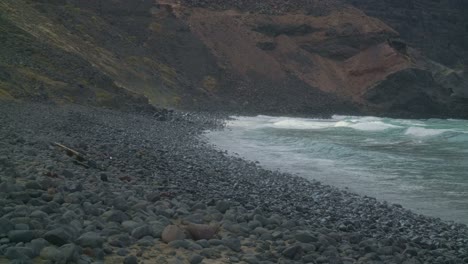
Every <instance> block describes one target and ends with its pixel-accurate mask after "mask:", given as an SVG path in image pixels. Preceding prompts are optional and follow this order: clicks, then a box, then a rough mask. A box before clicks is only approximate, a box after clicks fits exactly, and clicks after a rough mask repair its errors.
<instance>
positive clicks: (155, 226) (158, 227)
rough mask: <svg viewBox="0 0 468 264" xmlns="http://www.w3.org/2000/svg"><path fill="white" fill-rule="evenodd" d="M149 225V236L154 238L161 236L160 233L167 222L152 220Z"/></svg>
mask: <svg viewBox="0 0 468 264" xmlns="http://www.w3.org/2000/svg"><path fill="white" fill-rule="evenodd" d="M149 226H150V228H151V236H152V237H154V238H161V236H162V233H163V231H164V229H165V228H166V227H167V226H168V224H166V223H162V222H160V221H152V222H150V223H149Z"/></svg>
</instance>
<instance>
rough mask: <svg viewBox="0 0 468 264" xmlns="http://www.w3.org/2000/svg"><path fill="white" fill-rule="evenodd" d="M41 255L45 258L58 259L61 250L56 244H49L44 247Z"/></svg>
mask: <svg viewBox="0 0 468 264" xmlns="http://www.w3.org/2000/svg"><path fill="white" fill-rule="evenodd" d="M39 255H40V256H41V258H43V259H45V260H51V261H56V260H57V259H59V258H60V250H59V249H58V248H57V247H55V246H49V247H45V248H43V249H42V250H41V252H40V254H39Z"/></svg>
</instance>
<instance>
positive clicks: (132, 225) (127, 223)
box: [122, 220, 142, 232]
mask: <svg viewBox="0 0 468 264" xmlns="http://www.w3.org/2000/svg"><path fill="white" fill-rule="evenodd" d="M141 225H142V224H141V223H138V222H135V221H132V220H128V221H123V222H122V227H123V228H124V229H125V230H126V231H128V232H131V231H132V230H133V229H135V228H137V227H139V226H141Z"/></svg>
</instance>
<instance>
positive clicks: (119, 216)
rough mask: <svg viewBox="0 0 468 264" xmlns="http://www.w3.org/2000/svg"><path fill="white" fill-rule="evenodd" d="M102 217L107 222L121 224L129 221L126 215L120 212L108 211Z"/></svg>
mask: <svg viewBox="0 0 468 264" xmlns="http://www.w3.org/2000/svg"><path fill="white" fill-rule="evenodd" d="M102 217H103V218H104V219H106V221H108V222H117V223H122V222H124V221H127V220H129V218H128V215H126V214H125V213H124V212H122V211H120V210H110V211H107V212H105V213H104V214H103V215H102Z"/></svg>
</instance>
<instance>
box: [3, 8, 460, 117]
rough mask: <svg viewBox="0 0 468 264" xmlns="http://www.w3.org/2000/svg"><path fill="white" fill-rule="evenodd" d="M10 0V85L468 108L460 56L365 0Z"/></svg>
mask: <svg viewBox="0 0 468 264" xmlns="http://www.w3.org/2000/svg"><path fill="white" fill-rule="evenodd" d="M352 4H355V3H352ZM361 4H363V5H364V2H361ZM0 6H1V11H0V12H1V13H0V14H1V16H0V23H1V30H2V38H0V39H1V41H2V42H3V44H4V45H3V46H5V47H7V48H6V49H3V50H2V51H0V55H1V56H2V59H1V61H0V89H1V90H0V96H2V97H15V98H28V99H31V98H34V99H37V98H44V99H48V100H54V101H60V102H68V101H69V102H78V103H89V102H92V103H93V104H100V103H101V102H103V101H105V100H107V101H109V102H112V104H115V102H117V101H119V100H124V99H123V98H137V95H142V96H144V97H146V98H147V99H148V100H149V102H151V103H152V104H154V105H162V106H171V107H178V108H185V109H207V110H211V109H222V110H228V111H244V112H256V113H258V112H261V113H270V114H285V113H287V114H311V113H315V114H317V113H321V114H331V113H348V114H350V113H352V114H375V115H400V116H403V115H404V116H456V117H463V116H465V115H466V114H465V113H467V112H468V111H465V109H466V99H464V98H465V97H466V92H465V88H464V87H465V86H464V84H465V83H466V80H465V79H464V72H463V69H461V68H460V66H458V68H456V67H455V66H454V64H453V63H444V62H442V63H438V62H436V61H435V60H437V59H438V57H437V56H433V53H432V52H430V50H427V49H424V48H423V47H422V46H418V45H413V42H414V41H413V42H412V40H411V39H409V41H408V42H407V41H406V38H405V36H406V35H405V34H407V32H406V31H405V34H402V33H401V32H399V31H397V30H398V29H400V28H399V27H398V26H395V25H393V24H392V23H389V24H386V23H384V22H383V21H382V20H379V19H378V18H376V17H371V16H369V15H368V14H369V13H370V12H369V11H368V10H364V11H365V12H364V11H362V10H360V9H358V8H356V6H359V5H354V6H353V5H350V4H349V3H343V2H338V1H327V2H326V3H324V1H288V2H284V1H276V0H272V1H262V2H257V1H222V0H212V1H195V0H184V1H169V0H166V1H163V0H158V1H150V0H144V1H124V0H101V1H85V0H70V1H60V0H56V1H30V0H0ZM364 7H366V6H364ZM364 7H362V8H364ZM384 21H385V19H384ZM389 25H391V26H389ZM392 26H394V27H392ZM3 32H5V34H3ZM401 37H403V39H401ZM408 43H409V45H408ZM426 52H427V53H429V55H430V56H429V57H427V56H426ZM463 63H464V61H463V60H460V61H458V62H457V63H456V65H464V64H463ZM129 96H130V97H129ZM109 98H111V99H109ZM135 100H136V99H135ZM138 100H142V99H138ZM108 104H111V103H108Z"/></svg>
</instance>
